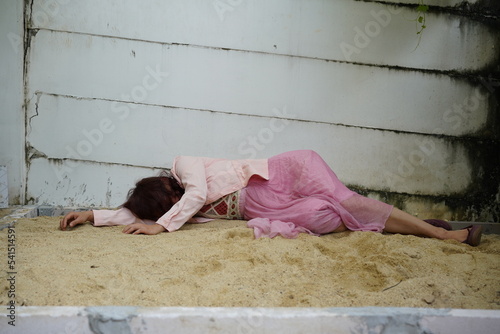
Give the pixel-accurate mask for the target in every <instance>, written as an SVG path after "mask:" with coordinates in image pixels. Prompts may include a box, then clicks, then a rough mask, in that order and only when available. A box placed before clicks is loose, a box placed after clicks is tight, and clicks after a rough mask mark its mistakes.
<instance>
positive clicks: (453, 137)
mask: <svg viewBox="0 0 500 334" xmlns="http://www.w3.org/2000/svg"><path fill="white" fill-rule="evenodd" d="M35 95H36V96H37V98H38V99H39V98H40V96H42V95H46V96H53V97H63V98H68V99H75V100H87V101H108V102H119V103H124V104H134V105H142V106H149V107H158V108H166V109H183V110H192V111H200V112H207V113H215V114H222V115H230V116H244V117H253V118H265V119H281V120H287V121H292V122H299V123H300V122H302V123H312V124H324V125H331V126H339V127H345V128H354V129H364V130H373V131H380V132H389V133H397V134H414V135H424V136H430V137H436V138H448V139H456V140H464V139H466V138H469V137H468V136H450V135H445V134H435V133H425V132H416V131H404V130H397V129H387V128H385V129H384V128H375V127H367V126H360V125H352V124H343V123H333V122H326V121H317V120H307V119H297V118H288V117H279V116H276V115H275V116H268V115H252V114H245V113H237V112H230V111H223V110H209V109H197V108H190V107H182V106H172V105H163V104H152V103H144V102H132V101H125V100H114V99H107V98H97V97H84V96H75V95H65V94H55V93H49V92H43V91H36V92H35ZM33 98H34V97H32V98H31V99H30V101H31V100H32V99H33ZM36 116H38V110H37V106H35V114H34V115H31V116H30V117H29V118H28V122H27V126H28V129H29V128H30V127H31V124H30V123H31V119H33V118H34V117H36Z"/></svg>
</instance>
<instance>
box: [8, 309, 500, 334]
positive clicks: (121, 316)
mask: <svg viewBox="0 0 500 334" xmlns="http://www.w3.org/2000/svg"><path fill="white" fill-rule="evenodd" d="M16 312H17V314H16V316H15V318H16V319H15V326H12V325H9V323H8V322H9V321H10V320H9V313H8V311H6V309H5V308H3V310H2V311H1V312H0V315H1V318H0V319H1V323H0V332H2V333H5V334H8V333H25V334H30V333H34V334H38V333H65V334H71V333H75V334H76V333H79V334H80V333H81V334H87V333H88V334H92V333H99V334H100V333H124V334H129V333H141V334H147V333H167V332H168V333H186V334H196V333H228V334H229V333H231V334H234V333H263V334H265V333H269V334H271V333H272V334H279V333H286V334H294V333H297V334H298V333H308V334H313V333H349V334H352V333H370V334H377V333H411V334H414V333H415V334H416V333H422V334H423V333H427V334H429V333H436V334H438V333H441V334H447V333H450V334H460V333H474V334H482V333H484V334H491V333H496V332H497V331H498V328H500V311H496V310H459V309H427V308H425V309H423V308H378V307H365V308H185V307H158V308H139V307H118V306H103V307H64V306H61V307H34V306H30V307H19V308H18V309H17V310H16Z"/></svg>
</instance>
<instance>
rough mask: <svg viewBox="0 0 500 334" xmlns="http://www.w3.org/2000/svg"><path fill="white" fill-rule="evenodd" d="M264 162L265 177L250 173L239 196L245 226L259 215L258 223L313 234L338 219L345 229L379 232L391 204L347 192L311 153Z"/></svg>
mask: <svg viewBox="0 0 500 334" xmlns="http://www.w3.org/2000/svg"><path fill="white" fill-rule="evenodd" d="M268 163H269V165H268V166H269V180H264V179H262V178H260V177H255V176H254V177H252V178H250V180H249V182H248V184H247V186H246V187H245V188H243V189H242V191H241V194H240V201H242V203H241V206H242V207H243V208H244V213H243V214H244V218H245V219H247V220H250V222H249V226H251V227H254V228H256V226H257V227H258V225H259V220H258V219H259V218H265V222H262V223H263V225H266V224H267V225H269V222H272V221H279V222H280V223H292V224H293V225H295V226H296V227H298V232H303V231H304V229H305V230H306V231H308V232H312V233H314V234H325V233H330V232H333V231H334V230H335V229H337V228H338V227H339V226H340V224H341V223H342V222H343V223H344V224H345V226H346V227H347V228H348V229H349V230H351V231H374V232H381V231H382V230H383V228H384V225H385V222H386V221H387V218H388V217H389V215H390V213H391V211H392V208H393V207H392V206H391V205H388V204H385V203H382V202H380V201H377V200H374V199H370V198H367V197H364V196H361V195H359V194H357V193H355V192H354V191H351V190H349V189H348V188H347V187H346V186H344V185H343V184H342V182H340V180H339V179H338V178H337V176H336V175H335V173H334V172H333V171H332V170H331V168H330V167H329V166H328V165H327V164H326V162H325V161H324V160H323V159H322V158H321V157H320V156H319V155H318V154H317V153H316V152H314V151H310V150H302V151H291V152H286V153H282V154H279V155H277V156H274V157H272V158H270V159H269V162H268ZM252 220H253V221H254V222H255V221H256V222H257V224H252ZM265 228H269V226H267V227H265ZM278 229H279V227H278ZM268 232H269V231H268Z"/></svg>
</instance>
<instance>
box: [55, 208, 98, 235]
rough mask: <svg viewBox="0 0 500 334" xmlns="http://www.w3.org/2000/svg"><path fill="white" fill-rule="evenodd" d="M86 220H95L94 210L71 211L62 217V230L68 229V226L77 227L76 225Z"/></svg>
mask: <svg viewBox="0 0 500 334" xmlns="http://www.w3.org/2000/svg"><path fill="white" fill-rule="evenodd" d="M86 222H94V212H93V211H92V210H91V211H81V212H70V213H68V214H67V215H66V216H64V217H63V218H62V219H61V221H60V222H59V224H60V228H61V230H63V231H66V228H67V227H75V226H76V225H79V224H84V223H86Z"/></svg>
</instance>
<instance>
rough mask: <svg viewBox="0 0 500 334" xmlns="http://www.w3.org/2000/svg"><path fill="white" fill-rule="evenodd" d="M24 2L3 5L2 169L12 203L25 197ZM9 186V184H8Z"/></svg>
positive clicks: (0, 30) (0, 21)
mask: <svg viewBox="0 0 500 334" xmlns="http://www.w3.org/2000/svg"><path fill="white" fill-rule="evenodd" d="M23 9H24V6H23V1H21V0H14V1H0V60H1V61H0V165H3V166H6V168H7V178H8V182H7V184H8V185H9V187H8V194H9V198H10V202H11V203H20V202H21V201H22V200H23V194H24V190H23V189H24V175H25V172H26V169H25V167H24V166H25V163H24V111H23V99H24V91H23V58H24V51H23V50H24V42H23V38H24V33H23V29H24V28H23ZM4 185H5V184H4Z"/></svg>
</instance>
